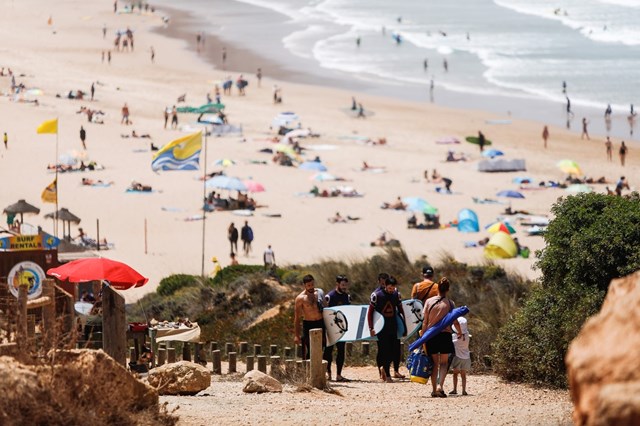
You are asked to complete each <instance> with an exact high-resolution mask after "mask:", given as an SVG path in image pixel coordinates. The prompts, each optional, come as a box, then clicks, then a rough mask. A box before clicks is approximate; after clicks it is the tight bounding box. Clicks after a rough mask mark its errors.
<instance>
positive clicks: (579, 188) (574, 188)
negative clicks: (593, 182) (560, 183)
mask: <svg viewBox="0 0 640 426" xmlns="http://www.w3.org/2000/svg"><path fill="white" fill-rule="evenodd" d="M565 191H567V192H573V193H574V194H579V193H581V192H593V188H591V187H590V186H589V185H585V184H584V183H574V184H573V185H569V186H568V187H567V189H565Z"/></svg>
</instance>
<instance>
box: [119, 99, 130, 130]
mask: <svg viewBox="0 0 640 426" xmlns="http://www.w3.org/2000/svg"><path fill="white" fill-rule="evenodd" d="M120 124H126V125H129V124H131V121H130V120H129V106H128V105H127V104H126V103H125V104H124V106H123V107H122V120H120Z"/></svg>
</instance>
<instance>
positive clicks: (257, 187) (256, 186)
mask: <svg viewBox="0 0 640 426" xmlns="http://www.w3.org/2000/svg"><path fill="white" fill-rule="evenodd" d="M243 183H244V184H245V186H246V187H247V191H249V192H264V191H265V189H264V185H263V184H261V183H260V182H256V181H255V180H251V179H247V180H245V181H243Z"/></svg>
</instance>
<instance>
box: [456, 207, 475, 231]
mask: <svg viewBox="0 0 640 426" xmlns="http://www.w3.org/2000/svg"><path fill="white" fill-rule="evenodd" d="M458 232H480V222H479V221H478V215H477V214H476V212H474V211H473V210H469V209H463V210H460V213H458Z"/></svg>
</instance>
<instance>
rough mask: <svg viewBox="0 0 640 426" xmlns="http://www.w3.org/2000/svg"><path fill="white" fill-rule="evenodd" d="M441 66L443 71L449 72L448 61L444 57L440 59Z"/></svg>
mask: <svg viewBox="0 0 640 426" xmlns="http://www.w3.org/2000/svg"><path fill="white" fill-rule="evenodd" d="M442 66H443V67H444V72H449V63H448V62H447V60H446V59H445V60H443V61H442Z"/></svg>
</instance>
